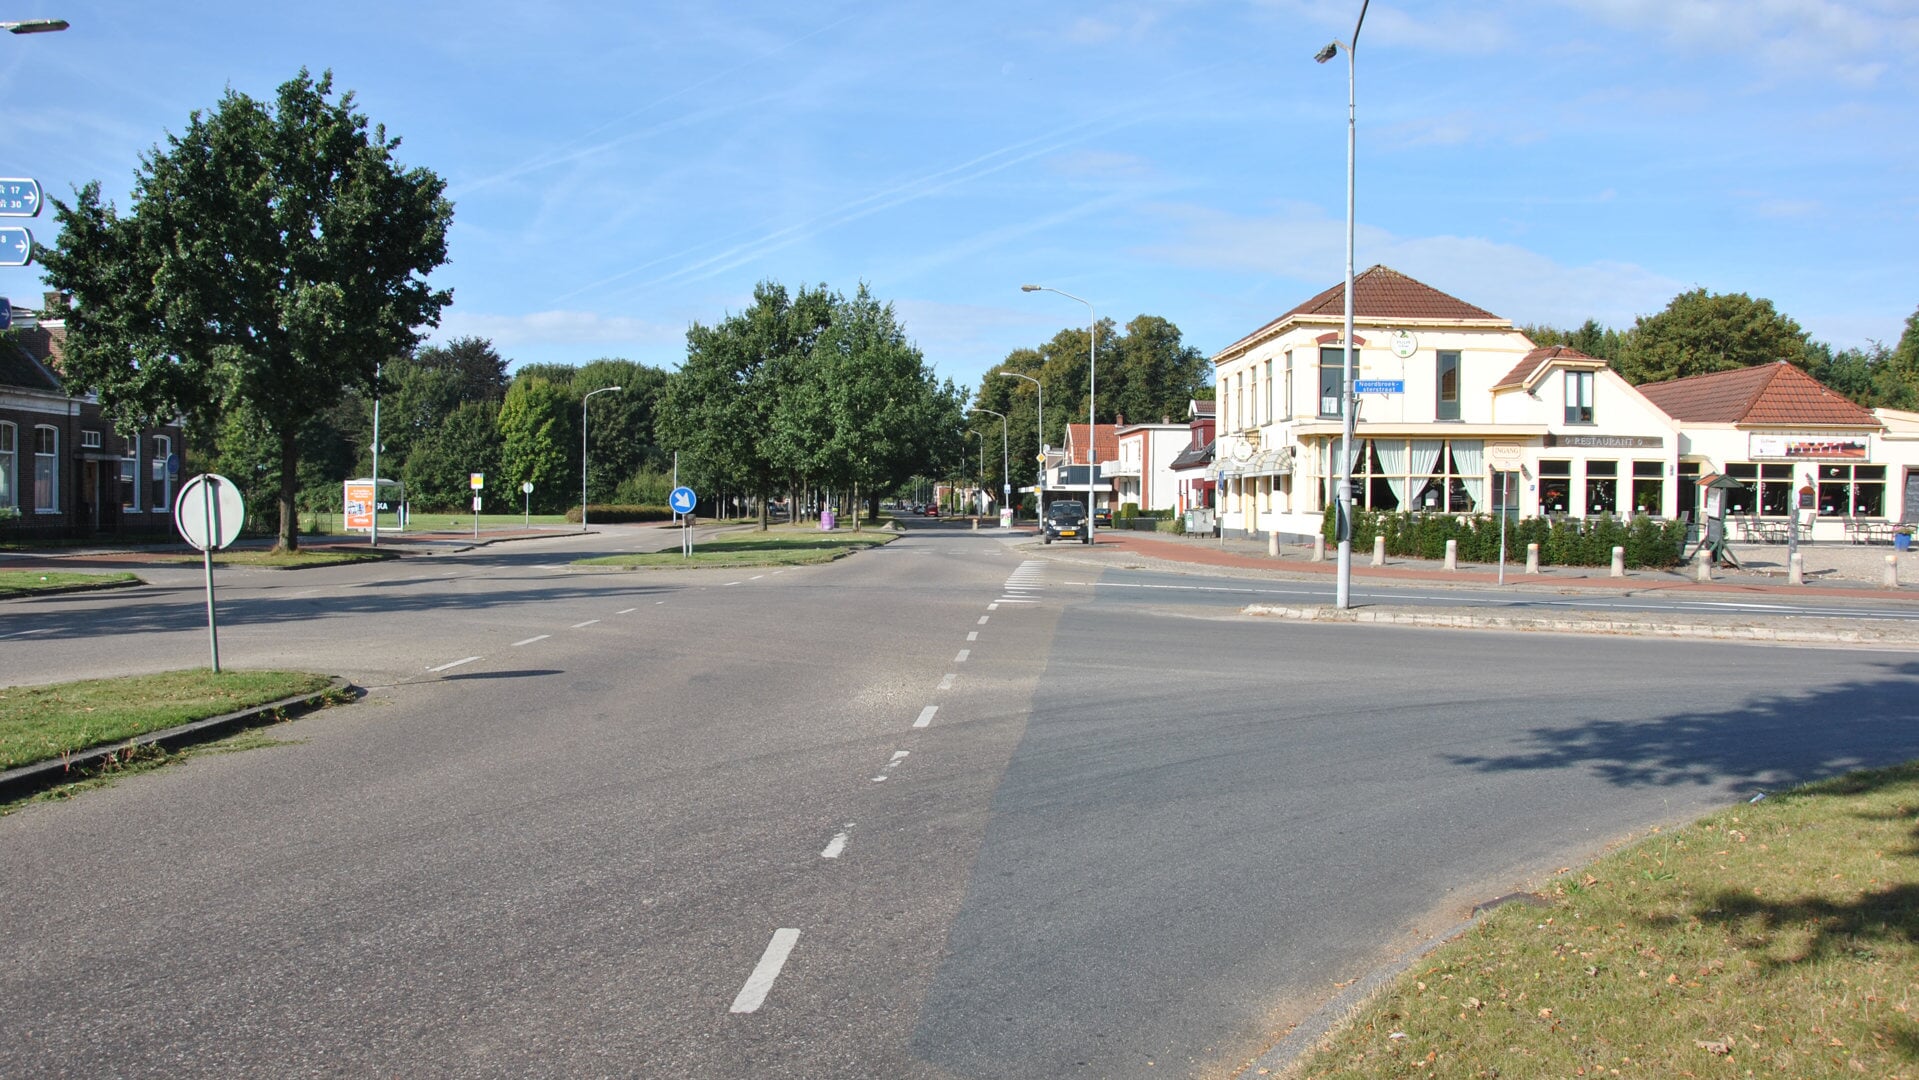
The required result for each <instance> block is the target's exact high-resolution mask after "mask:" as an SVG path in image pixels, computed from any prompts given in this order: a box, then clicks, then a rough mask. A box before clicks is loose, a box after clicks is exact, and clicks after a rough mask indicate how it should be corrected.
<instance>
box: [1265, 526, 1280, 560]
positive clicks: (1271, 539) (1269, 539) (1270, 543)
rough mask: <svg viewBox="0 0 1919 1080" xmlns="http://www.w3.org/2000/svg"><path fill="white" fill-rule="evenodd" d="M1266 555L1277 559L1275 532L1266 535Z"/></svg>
mask: <svg viewBox="0 0 1919 1080" xmlns="http://www.w3.org/2000/svg"><path fill="white" fill-rule="evenodd" d="M1266 554H1268V555H1271V556H1272V557H1273V558H1275V559H1277V558H1279V533H1278V531H1277V530H1275V531H1273V532H1269V533H1267V534H1266Z"/></svg>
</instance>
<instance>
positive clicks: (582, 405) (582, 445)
mask: <svg viewBox="0 0 1919 1080" xmlns="http://www.w3.org/2000/svg"><path fill="white" fill-rule="evenodd" d="M618 389H619V387H617V386H602V387H600V388H599V389H598V390H590V391H588V392H587V395H586V396H585V397H583V398H581V399H580V531H581V532H585V531H586V403H587V402H589V401H592V400H593V395H594V394H604V393H606V392H607V391H609V390H618ZM674 471H675V472H676V473H677V472H678V470H677V469H676V470H674Z"/></svg>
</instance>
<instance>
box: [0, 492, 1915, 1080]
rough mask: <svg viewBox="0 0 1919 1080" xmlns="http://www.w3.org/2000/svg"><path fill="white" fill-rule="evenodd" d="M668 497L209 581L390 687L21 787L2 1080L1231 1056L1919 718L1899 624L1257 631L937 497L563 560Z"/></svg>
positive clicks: (78, 632)
mask: <svg viewBox="0 0 1919 1080" xmlns="http://www.w3.org/2000/svg"><path fill="white" fill-rule="evenodd" d="M653 535H655V534H653V533H648V532H646V531H642V530H632V531H623V530H608V531H606V532H604V533H600V534H595V535H594V536H593V537H588V538H578V539H573V538H568V539H556V540H552V541H542V542H539V543H538V544H535V545H532V546H529V547H521V548H495V549H485V550H481V551H475V552H470V553H467V554H464V555H459V556H440V557H435V558H431V559H417V560H415V559H409V560H406V561H404V562H401V563H397V564H385V565H382V566H378V567H372V568H358V569H352V570H334V571H302V572H299V573H274V572H266V571H256V572H250V573H242V572H234V573H232V574H231V575H228V576H229V577H230V578H231V579H232V580H231V582H230V583H226V582H223V586H222V587H223V590H224V591H223V596H224V597H225V598H226V599H225V601H223V609H222V622H223V633H222V654H223V659H225V660H228V661H229V662H230V663H233V664H235V665H244V666H269V665H272V666H292V667H301V668H307V669H313V670H322V671H327V672H330V673H336V674H342V675H346V676H347V677H349V678H351V679H353V680H354V681H355V682H357V683H359V684H360V685H362V686H366V687H368V688H369V689H370V693H369V695H368V697H367V699H366V700H365V701H363V702H361V703H360V704H357V705H353V706H349V707H344V708H339V709H334V710H329V711H326V712H324V713H320V714H316V715H313V716H310V717H308V718H305V719H302V720H300V721H297V722H295V723H293V724H290V725H285V726H282V727H279V728H276V729H273V730H274V732H275V734H276V736H277V737H278V738H279V739H280V742H279V744H278V745H274V746H271V747H268V748H265V749H261V750H254V751H248V752H245V753H237V754H227V755H212V756H202V757H200V758H197V759H196V760H194V761H191V762H188V763H186V764H184V765H181V766H178V767H175V768H169V769H165V770H160V771H158V772H154V773H150V774H145V775H141V776H137V777H133V778H129V779H127V780H124V781H122V782H120V783H118V784H115V785H113V786H111V787H108V788H105V789H101V790H96V791H92V792H89V793H87V794H86V795H84V796H83V797H81V798H79V799H76V800H74V801H72V802H69V803H65V804H53V805H36V806H32V807H29V808H27V809H24V810H22V811H20V812H17V813H15V814H13V815H11V816H9V817H6V818H4V819H0V867H4V873H3V874H0V1075H8V1076H13V1075H20V1076H28V1075H118V1076H188V1075H191V1076H205V1075H234V1076H239V1075H276V1076H321V1075H354V1076H359V1075H400V1074H404V1075H410V1076H521V1075H561V1076H602V1075H604V1076H638V1077H708V1076H711V1077H736V1076H743V1075H752V1076H766V1077H789V1076H790V1077H887V1078H891V1077H967V1078H971V1077H982V1078H984V1077H1008V1078H1020V1077H1057V1076H1074V1075H1085V1076H1091V1077H1130V1076H1221V1075H1230V1074H1231V1073H1232V1072H1233V1071H1234V1070H1236V1069H1237V1068H1238V1067H1239V1066H1240V1065H1241V1064H1243V1063H1244V1062H1246V1061H1247V1060H1249V1059H1251V1058H1252V1057H1254V1056H1255V1055H1257V1054H1258V1053H1259V1052H1260V1051H1261V1050H1262V1049H1263V1048H1264V1047H1266V1046H1268V1045H1270V1044H1271V1043H1272V1042H1273V1041H1274V1040H1276V1039H1277V1038H1278V1037H1279V1036H1280V1035H1281V1034H1283V1032H1284V1030H1285V1028H1286V1026H1287V1025H1288V1024H1289V1023H1291V1022H1292V1021H1294V1020H1297V1019H1298V1018H1299V1017H1301V1016H1304V1015H1305V1014H1306V1013H1308V1012H1310V1011H1311V1010H1312V1009H1313V1008H1314V1007H1316V1006H1317V1005H1318V1004H1319V1003H1321V1002H1323V1001H1325V1000H1326V999H1327V998H1328V997H1330V996H1331V995H1332V994H1333V993H1334V992H1335V989H1336V987H1337V985H1338V984H1340V983H1343V982H1345V981H1347V980H1350V979H1352V978H1355V977H1357V976H1360V975H1362V974H1364V973H1365V972H1366V971H1368V970H1370V969H1371V968H1372V967H1374V966H1375V965H1377V964H1380V963H1382V962H1385V961H1387V960H1389V959H1390V958H1392V957H1393V956H1395V955H1397V954H1399V953H1400V952H1402V951H1404V950H1405V949H1407V948H1409V947H1411V946H1412V945H1414V944H1417V943H1418V942H1420V941H1422V940H1424V939H1425V938H1426V937H1428V936H1429V935H1431V934H1432V933H1435V932H1437V931H1439V930H1441V929H1443V928H1445V927H1447V926H1451V925H1453V924H1455V923H1456V922H1457V921H1458V920H1459V919H1461V918H1463V917H1464V915H1465V913H1466V912H1467V911H1468V910H1469V909H1470V907H1471V905H1472V904H1473V903H1474V902H1476V901H1479V900H1483V899H1487V898H1490V897H1492V896H1495V895H1498V894H1500V893H1503V892H1507V891H1510V890H1511V889H1513V888H1516V887H1519V886H1521V885H1524V884H1526V883H1528V882H1530V881H1534V880H1536V879H1537V878H1538V876H1539V875H1541V874H1542V873H1547V872H1550V871H1552V870H1553V869H1555V868H1556V867H1558V866H1561V865H1565V864H1566V863H1568V862H1570V861H1573V860H1575V859H1577V858H1580V857H1582V856H1584V855H1586V854H1590V853H1592V852H1595V851H1597V850H1598V849H1600V848H1601V847H1603V846H1604V845H1606V844H1607V843H1610V842H1612V841H1613V840H1615V839H1617V838H1618V837H1620V836H1622V835H1624V834H1626V833H1628V832H1631V831H1633V830H1637V829H1643V828H1646V827H1650V826H1652V825H1656V824H1663V823H1668V822H1674V821H1678V820H1683V819H1685V818H1688V817H1690V816H1692V815H1694V814H1696V813H1698V812H1700V811H1702V810H1705V809H1709V808H1712V807H1715V806H1720V805H1724V804H1726V803H1728V802H1730V801H1733V800H1735V799H1739V798H1743V797H1746V796H1748V795H1750V794H1751V793H1752V792H1753V791H1754V790H1757V789H1770V788H1774V787H1778V786H1781V785H1784V784H1787V783H1790V782H1792V781H1795V780H1798V779H1804V778H1809V777H1813V776H1818V775H1826V774H1828V773H1831V772H1834V771H1839V770H1842V769H1845V768H1850V767H1853V766H1855V765H1859V764H1867V763H1873V762H1887V761H1894V760H1904V759H1906V758H1910V757H1914V756H1919V731H1915V730H1914V729H1913V728H1912V726H1911V724H1910V722H1909V717H1910V708H1909V706H1908V705H1907V704H1906V703H1907V702H1909V701H1910V700H1911V695H1912V693H1913V691H1914V682H1915V675H1916V674H1919V670H1916V668H1915V665H1914V663H1913V662H1911V661H1910V660H1909V659H1907V658H1906V657H1905V656H1904V655H1903V654H1897V653H1884V652H1868V651H1862V650H1851V651H1841V650H1830V651H1814V650H1798V649H1793V650H1782V649H1780V648H1758V647H1749V646H1735V645H1724V644H1689V643H1675V642H1669V641H1646V640H1635V639H1614V638H1604V639H1584V638H1571V637H1555V636H1551V635H1501V634H1495V633H1483V632H1482V633H1470V634H1458V633H1446V632H1437V633H1435V632H1429V631H1418V630H1410V629H1402V628H1392V627H1367V626H1355V625H1316V624H1296V623H1284V622H1275V621H1272V620H1260V619H1249V618H1243V617H1240V616H1238V615H1237V614H1236V610H1237V608H1236V606H1235V605H1231V604H1228V603H1224V602H1220V601H1219V600H1218V598H1217V597H1210V598H1209V597H1208V596H1207V595H1206V594H1204V593H1201V592H1198V591H1191V592H1185V593H1181V592H1176V591H1173V590H1162V589H1144V588H1125V587H1108V581H1109V579H1110V580H1111V581H1112V582H1114V583H1122V582H1127V581H1131V583H1133V584H1141V583H1145V581H1144V579H1140V580H1134V579H1133V578H1131V577H1129V575H1128V572H1125V571H1120V570H1110V571H1103V572H1102V571H1092V570H1088V569H1087V568H1085V567H1083V566H1077V565H1071V564H1064V563H1056V562H1053V561H1050V560H1048V559H1047V558H1045V557H1044V555H1043V553H1041V552H1039V551H1037V550H1036V549H1032V548H1030V547H1027V546H1024V545H1022V544H1021V543H1019V542H1009V541H1006V540H1003V539H1002V538H1000V537H998V536H996V535H995V534H993V533H991V532H985V533H968V532H965V531H960V530H946V529H940V530H922V531H916V532H915V533H913V534H912V535H909V536H908V537H907V538H906V539H904V540H902V541H900V542H897V543H895V544H893V545H891V546H889V547H887V548H885V549H882V550H878V551H873V552H868V553H864V554H861V555H858V556H855V557H853V558H850V559H846V560H842V561H840V562H837V563H833V564H830V565H827V566H820V567H806V568H793V569H788V570H786V571H783V572H775V571H770V570H769V571H758V570H755V571H732V572H728V571H714V570H700V571H674V572H668V573H644V574H603V573H582V572H579V571H576V570H571V569H569V568H567V566H566V565H565V563H566V561H567V560H568V559H570V558H573V557H576V556H577V555H579V554H588V553H595V552H598V551H600V550H614V549H617V548H619V547H620V546H621V545H626V546H628V547H633V546H641V545H644V544H646V543H649V542H651V537H652V536H653ZM1094 582H1098V584H1094ZM1188 583H1189V584H1191V583H1193V582H1190V581H1189V582H1188ZM196 589H197V582H196V581H195V580H194V576H193V574H192V573H191V571H190V568H188V571H187V572H186V573H184V574H183V580H181V581H177V582H176V581H164V582H160V583H157V584H156V585H155V586H153V587H151V588H149V589H142V590H136V591H134V592H131V593H127V594H82V595H78V596H74V597H68V598H52V599H48V600H43V601H34V602H30V603H26V604H19V603H9V604H8V605H6V606H5V607H0V635H13V636H5V637H0V684H5V683H13V682H19V681H38V680H41V679H45V678H64V677H69V674H70V673H71V672H72V671H74V670H76V669H83V668H89V667H94V668H97V667H99V666H101V665H109V666H111V665H114V664H121V665H123V666H125V667H127V668H129V669H132V668H139V669H145V665H151V666H152V667H178V666H183V665H185V664H191V663H198V662H200V661H201V659H202V657H203V653H204V647H205V628H204V625H203V623H202V622H200V621H199V620H200V619H203V617H204V613H203V610H202V609H200V608H199V607H198V606H197V605H198V603H199V597H198V594H197V592H196V591H195V590H196ZM56 600H57V601H59V602H56ZM228 604H230V605H231V606H230V608H229V607H228V606H227V605H228ZM24 630H40V631H42V632H40V633H31V634H27V635H25V636H19V635H20V633H21V631H24ZM181 654H185V655H184V656H182V655H181ZM436 669H437V670H436ZM89 673H98V671H97V670H96V671H90V672H89ZM23 676H25V679H23Z"/></svg>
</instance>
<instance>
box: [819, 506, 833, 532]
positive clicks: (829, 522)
mask: <svg viewBox="0 0 1919 1080" xmlns="http://www.w3.org/2000/svg"><path fill="white" fill-rule="evenodd" d="M832 528H833V511H831V510H822V511H820V531H821V532H827V531H830V530H831V529H832Z"/></svg>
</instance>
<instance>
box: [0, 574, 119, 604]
mask: <svg viewBox="0 0 1919 1080" xmlns="http://www.w3.org/2000/svg"><path fill="white" fill-rule="evenodd" d="M138 584H140V579H139V578H137V577H134V576H133V575H132V574H125V573H113V574H81V573H68V572H54V571H44V572H43V571H40V570H0V600H5V599H7V598H9V597H14V596H32V595H33V594H34V593H59V592H77V591H79V590H82V589H112V588H117V587H119V586H122V585H138Z"/></svg>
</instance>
